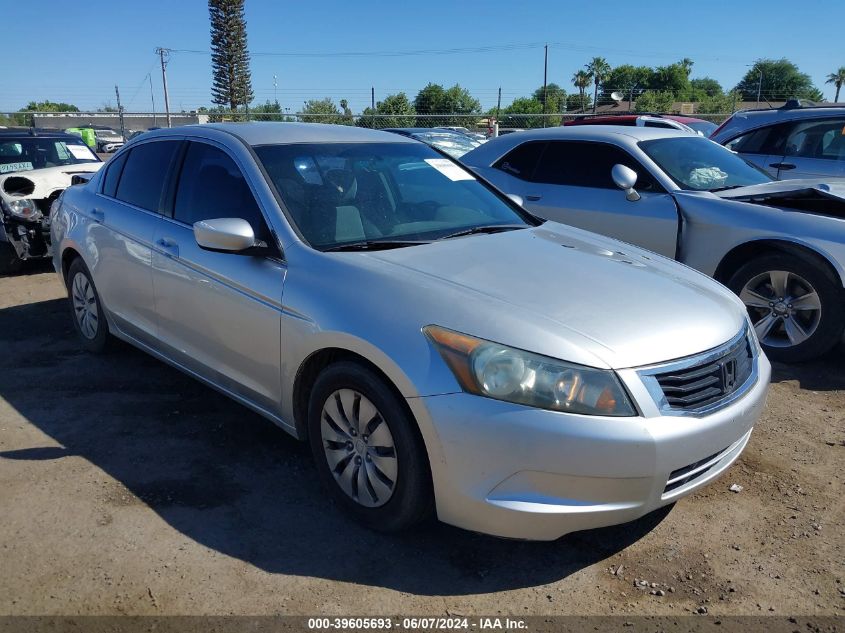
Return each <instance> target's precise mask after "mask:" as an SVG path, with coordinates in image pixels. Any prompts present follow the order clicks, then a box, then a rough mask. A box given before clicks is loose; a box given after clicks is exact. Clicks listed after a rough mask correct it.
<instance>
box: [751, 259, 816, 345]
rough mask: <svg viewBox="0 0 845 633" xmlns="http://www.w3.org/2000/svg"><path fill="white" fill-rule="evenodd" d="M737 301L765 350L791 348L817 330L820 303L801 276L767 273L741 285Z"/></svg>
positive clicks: (814, 292)
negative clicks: (739, 302)
mask: <svg viewBox="0 0 845 633" xmlns="http://www.w3.org/2000/svg"><path fill="white" fill-rule="evenodd" d="M739 298H740V299H741V300H742V302H743V303H744V304H745V305H746V307H747V308H748V313H749V315H750V316H751V321H752V323H753V324H754V329H755V331H756V332H757V338H759V339H760V342H761V343H763V344H764V345H767V346H769V347H793V346H795V345H800V344H801V343H803V342H804V341H806V340H807V339H809V338H810V337H811V336H812V335H813V334H814V333H815V332H816V330H817V329H818V327H819V322H820V321H821V316H822V304H821V299H820V298H819V295H818V293H817V292H816V289H815V288H813V286H812V285H811V284H810V283H809V282H808V281H807V280H806V279H804V278H803V277H801V276H799V275H796V274H795V273H792V272H789V271H785V270H770V271H767V272H764V273H761V274H759V275H756V276H755V277H752V278H751V279H750V280H749V281H748V283H746V284H745V286H743V288H742V291H741V292H740V293H739Z"/></svg>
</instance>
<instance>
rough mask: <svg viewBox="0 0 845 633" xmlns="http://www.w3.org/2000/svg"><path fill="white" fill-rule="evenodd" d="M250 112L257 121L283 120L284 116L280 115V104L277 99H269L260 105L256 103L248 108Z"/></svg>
mask: <svg viewBox="0 0 845 633" xmlns="http://www.w3.org/2000/svg"><path fill="white" fill-rule="evenodd" d="M250 113H251V114H252V115H253V116H254V117H255V119H256V120H258V121H284V120H285V117H284V116H283V115H282V106H281V104H279V102H278V101H270V100H269V99H268V100H267V101H265V102H264V103H263V104H261V105H257V106H255V107H254V108H252V109H251V110H250Z"/></svg>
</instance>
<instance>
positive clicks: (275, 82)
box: [273, 73, 279, 105]
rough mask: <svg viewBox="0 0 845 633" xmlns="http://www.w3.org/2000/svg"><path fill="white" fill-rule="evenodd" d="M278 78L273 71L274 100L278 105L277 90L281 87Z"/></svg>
mask: <svg viewBox="0 0 845 633" xmlns="http://www.w3.org/2000/svg"><path fill="white" fill-rule="evenodd" d="M277 80H278V77H276V74H275V73H273V101H275V102H276V105H279V94H278V90H277V88H278V87H279V84H278V81H277Z"/></svg>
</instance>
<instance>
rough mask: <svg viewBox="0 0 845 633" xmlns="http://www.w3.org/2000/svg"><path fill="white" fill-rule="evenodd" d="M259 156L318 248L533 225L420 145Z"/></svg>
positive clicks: (323, 147)
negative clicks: (505, 226)
mask: <svg viewBox="0 0 845 633" xmlns="http://www.w3.org/2000/svg"><path fill="white" fill-rule="evenodd" d="M255 152H256V154H257V155H258V158H259V160H260V161H261V163H262V164H263V166H264V169H265V170H266V172H267V173H268V175H269V177H270V181H271V182H272V184H273V185H274V186H275V188H276V190H277V191H278V192H279V195H280V196H281V198H282V202H283V203H284V206H285V208H286V209H287V211H288V213H289V217H290V219H291V221H292V222H293V223H294V224H295V225H296V227H297V228H298V229H299V231H300V233H301V234H302V235H303V236H304V237H305V239H306V240H307V241H308V243H310V244H311V245H312V246H314V247H315V248H319V249H324V250H325V249H328V248H337V247H342V246H343V245H344V244H352V243H358V242H362V241H371V240H373V241H374V240H380V241H386V240H393V241H400V240H406V241H430V240H435V239H439V238H443V237H446V236H449V235H451V234H453V233H455V232H458V231H463V230H465V229H473V228H478V227H489V226H491V225H501V226H504V225H507V226H513V225H518V226H520V227H521V226H525V227H528V226H533V225H534V224H535V221H534V220H533V218H532V217H531V216H529V215H528V214H522V213H520V212H519V211H517V210H516V209H515V208H514V207H513V206H512V205H511V204H510V203H509V202H506V201H505V200H504V199H503V198H501V197H500V196H499V195H498V194H496V193H494V192H493V191H492V190H490V189H489V188H487V187H486V186H485V185H483V184H481V183H480V182H478V181H477V180H476V179H475V177H474V176H473V175H472V174H471V173H470V172H469V171H467V170H466V169H464V168H463V167H461V166H460V165H458V164H456V163H454V162H452V161H451V160H449V159H448V158H444V157H443V156H442V155H440V154H438V153H437V152H436V151H434V150H433V149H431V148H430V147H427V146H425V145H423V144H420V143H320V144H316V143H315V144H295V145H263V146H258V147H256V148H255Z"/></svg>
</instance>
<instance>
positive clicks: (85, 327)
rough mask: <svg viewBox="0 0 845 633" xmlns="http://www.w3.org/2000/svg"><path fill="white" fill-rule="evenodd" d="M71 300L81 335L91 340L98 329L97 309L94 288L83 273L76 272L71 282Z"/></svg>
mask: <svg viewBox="0 0 845 633" xmlns="http://www.w3.org/2000/svg"><path fill="white" fill-rule="evenodd" d="M70 294H71V300H72V302H73V313H74V315H75V316H76V323H77V325H78V326H79V331H80V332H82V336H84V337H85V338H87V339H89V340H93V339H94V338H96V336H97V331H98V329H99V317H100V315H99V311H98V310H97V298H96V296H95V295H94V288H93V287H92V286H91V282H90V281H88V277H86V276H85V275H84V274H83V273H79V272H78V273H76V275H74V277H73V282H72V283H71V293H70Z"/></svg>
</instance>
